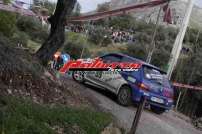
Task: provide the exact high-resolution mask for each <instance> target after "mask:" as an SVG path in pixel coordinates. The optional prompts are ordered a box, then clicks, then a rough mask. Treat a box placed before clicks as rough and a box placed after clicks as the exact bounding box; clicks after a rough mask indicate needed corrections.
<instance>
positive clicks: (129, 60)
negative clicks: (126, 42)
mask: <svg viewBox="0 0 202 134" xmlns="http://www.w3.org/2000/svg"><path fill="white" fill-rule="evenodd" d="M121 61H122V62H134V60H132V59H130V58H128V57H123V58H122V60H121Z"/></svg>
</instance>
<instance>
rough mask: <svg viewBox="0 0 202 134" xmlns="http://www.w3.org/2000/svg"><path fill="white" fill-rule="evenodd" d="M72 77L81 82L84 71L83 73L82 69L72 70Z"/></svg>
mask: <svg viewBox="0 0 202 134" xmlns="http://www.w3.org/2000/svg"><path fill="white" fill-rule="evenodd" d="M72 78H73V79H74V80H75V81H77V82H80V83H83V82H84V73H83V71H74V72H73V73H72Z"/></svg>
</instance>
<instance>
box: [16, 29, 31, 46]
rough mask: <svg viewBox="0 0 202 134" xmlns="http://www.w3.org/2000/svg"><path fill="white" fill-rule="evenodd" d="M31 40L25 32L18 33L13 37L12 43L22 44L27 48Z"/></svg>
mask: <svg viewBox="0 0 202 134" xmlns="http://www.w3.org/2000/svg"><path fill="white" fill-rule="evenodd" d="M28 40H29V36H28V35H27V34H26V33H25V32H20V31H18V32H16V33H15V34H14V35H13V37H12V41H13V43H14V44H16V46H17V44H18V43H19V44H22V46H23V47H27V43H28Z"/></svg>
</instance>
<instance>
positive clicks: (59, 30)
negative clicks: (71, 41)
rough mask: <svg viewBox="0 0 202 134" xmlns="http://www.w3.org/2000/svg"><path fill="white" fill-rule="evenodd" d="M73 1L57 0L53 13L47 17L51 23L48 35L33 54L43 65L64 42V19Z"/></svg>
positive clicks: (72, 5) (69, 12)
mask: <svg viewBox="0 0 202 134" xmlns="http://www.w3.org/2000/svg"><path fill="white" fill-rule="evenodd" d="M75 3H76V0H58V2H57V5H56V9H55V13H54V14H53V15H52V16H51V17H50V18H49V19H48V20H49V22H50V24H51V30H50V34H49V37H48V39H47V40H46V41H45V42H44V43H43V45H42V46H41V48H40V49H39V50H38V51H37V52H36V54H35V55H36V56H37V57H38V58H39V59H40V60H41V62H42V64H43V65H47V63H48V61H49V60H50V59H51V57H52V56H53V55H54V53H55V52H56V51H57V50H58V49H59V48H60V47H61V46H62V45H63V44H64V41H65V24H66V19H67V17H68V16H70V14H71V12H72V10H73V8H74V5H75Z"/></svg>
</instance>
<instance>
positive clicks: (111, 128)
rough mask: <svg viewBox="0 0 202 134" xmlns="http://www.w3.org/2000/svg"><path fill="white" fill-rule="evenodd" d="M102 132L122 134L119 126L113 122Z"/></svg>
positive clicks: (105, 133) (103, 133) (104, 133)
mask: <svg viewBox="0 0 202 134" xmlns="http://www.w3.org/2000/svg"><path fill="white" fill-rule="evenodd" d="M101 134H122V133H121V130H120V129H119V128H117V127H115V126H113V124H110V125H109V126H108V127H106V128H105V129H104V130H103V131H102V132H101Z"/></svg>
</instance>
